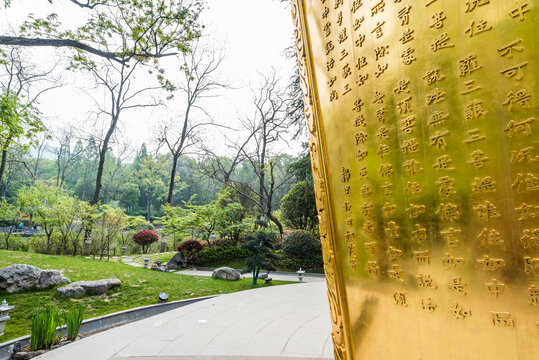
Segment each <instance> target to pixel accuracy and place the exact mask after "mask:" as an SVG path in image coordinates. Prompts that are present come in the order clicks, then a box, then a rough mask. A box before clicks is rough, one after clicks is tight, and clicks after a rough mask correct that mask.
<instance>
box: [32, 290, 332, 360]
mask: <svg viewBox="0 0 539 360" xmlns="http://www.w3.org/2000/svg"><path fill="white" fill-rule="evenodd" d="M330 324H331V321H330V317H329V307H328V303H327V297H326V286H325V283H324V282H320V281H318V282H312V283H309V284H292V285H282V286H271V287H264V288H260V289H253V290H248V291H242V292H238V293H233V294H227V295H221V296H219V297H216V298H212V299H208V300H205V301H201V302H198V303H196V304H192V305H188V306H185V307H182V308H180V309H177V310H172V311H169V312H166V313H163V314H160V315H156V316H154V317H151V318H148V319H144V320H140V321H136V322H134V323H130V324H127V325H123V326H119V327H117V328H114V329H111V330H107V331H104V332H101V333H98V334H96V335H92V336H89V337H87V338H84V339H82V340H79V341H76V342H74V343H72V344H69V345H66V346H63V347H61V348H59V349H56V350H54V351H51V352H49V353H47V354H45V355H42V356H40V357H37V358H36V359H43V360H60V359H62V360H63V359H77V360H87V359H88V360H90V359H92V360H101V359H113V360H143V359H159V360H165V359H166V360H172V359H175V360H185V359H194V360H202V359H204V360H209V359H215V360H224V359H237V360H247V359H264V360H276V359H295V360H299V359H333V346H332V342H331V325H330Z"/></svg>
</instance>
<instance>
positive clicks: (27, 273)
mask: <svg viewBox="0 0 539 360" xmlns="http://www.w3.org/2000/svg"><path fill="white" fill-rule="evenodd" d="M69 282H71V281H70V280H69V279H68V278H66V277H64V276H63V275H62V273H61V272H60V271H58V270H41V269H40V268H38V267H37V266H32V265H26V264H16V265H11V266H8V267H6V268H3V269H2V270H0V289H3V290H6V291H7V292H9V293H13V292H17V291H20V290H24V289H30V288H33V287H39V288H46V287H49V286H53V285H58V284H65V283H69Z"/></svg>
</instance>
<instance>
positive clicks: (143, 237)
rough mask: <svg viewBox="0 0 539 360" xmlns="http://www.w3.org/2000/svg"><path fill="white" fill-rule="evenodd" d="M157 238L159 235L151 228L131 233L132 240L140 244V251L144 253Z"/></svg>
mask: <svg viewBox="0 0 539 360" xmlns="http://www.w3.org/2000/svg"><path fill="white" fill-rule="evenodd" d="M158 240H159V235H158V234H157V233H156V232H155V231H153V230H142V231H139V232H138V233H136V234H135V235H133V241H134V242H135V243H137V244H139V245H140V246H142V252H143V253H146V251H147V250H148V247H149V246H150V245H151V244H153V243H154V242H156V241H158Z"/></svg>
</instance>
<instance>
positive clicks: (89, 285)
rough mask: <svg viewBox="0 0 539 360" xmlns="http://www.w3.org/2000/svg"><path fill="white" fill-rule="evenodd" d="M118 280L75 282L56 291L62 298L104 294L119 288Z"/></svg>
mask: <svg viewBox="0 0 539 360" xmlns="http://www.w3.org/2000/svg"><path fill="white" fill-rule="evenodd" d="M121 285H122V282H121V281H120V280H118V279H102V280H92V281H75V282H74V283H71V284H69V285H67V286H63V287H60V288H58V289H56V291H57V292H58V295H60V296H62V297H77V296H81V295H85V294H104V293H106V292H107V291H108V290H110V289H112V288H115V287H118V286H121Z"/></svg>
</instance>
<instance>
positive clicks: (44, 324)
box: [30, 305, 60, 351]
mask: <svg viewBox="0 0 539 360" xmlns="http://www.w3.org/2000/svg"><path fill="white" fill-rule="evenodd" d="M58 326H60V313H59V312H58V308H57V307H56V306H52V305H45V306H44V307H42V308H38V309H37V310H36V311H35V312H34V315H33V316H32V333H31V335H30V350H32V351H36V350H39V349H48V348H50V347H51V345H54V344H55V343H57V342H58V341H59V340H60V335H57V334H56V328H57V327H58Z"/></svg>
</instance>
